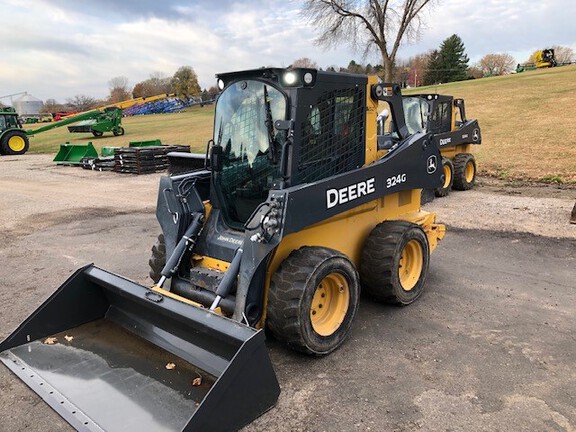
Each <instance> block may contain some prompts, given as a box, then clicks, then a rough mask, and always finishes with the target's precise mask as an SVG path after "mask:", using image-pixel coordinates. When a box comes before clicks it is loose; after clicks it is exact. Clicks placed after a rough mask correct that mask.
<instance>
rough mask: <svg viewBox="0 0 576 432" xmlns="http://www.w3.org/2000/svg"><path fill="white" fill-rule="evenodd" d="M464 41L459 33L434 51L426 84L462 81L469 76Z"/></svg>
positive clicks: (427, 71)
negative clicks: (467, 74)
mask: <svg viewBox="0 0 576 432" xmlns="http://www.w3.org/2000/svg"><path fill="white" fill-rule="evenodd" d="M464 50H465V48H464V42H462V39H460V37H459V36H458V35H455V34H454V35H452V36H450V37H449V38H447V39H445V40H444V42H442V44H441V45H440V50H439V51H433V52H432V54H431V55H430V60H429V61H428V67H427V69H426V74H425V75H424V85H430V84H437V83H448V82H453V81H462V80H465V79H466V78H467V76H466V70H467V69H468V56H467V55H466V54H465V53H464Z"/></svg>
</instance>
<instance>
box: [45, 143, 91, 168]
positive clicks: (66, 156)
mask: <svg viewBox="0 0 576 432" xmlns="http://www.w3.org/2000/svg"><path fill="white" fill-rule="evenodd" d="M86 157H98V152H97V151H96V149H95V148H94V146H93V145H92V143H91V142H89V143H88V144H70V143H66V144H60V150H59V151H58V153H56V156H55V157H54V159H52V161H53V162H56V163H58V164H69V165H79V164H80V161H81V160H82V159H83V158H86Z"/></svg>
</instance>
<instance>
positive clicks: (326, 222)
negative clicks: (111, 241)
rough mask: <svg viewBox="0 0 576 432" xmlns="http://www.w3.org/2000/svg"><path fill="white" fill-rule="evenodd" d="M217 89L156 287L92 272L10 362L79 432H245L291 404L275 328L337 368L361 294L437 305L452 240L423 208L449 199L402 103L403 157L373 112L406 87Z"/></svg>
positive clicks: (178, 190) (46, 309) (178, 176)
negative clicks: (436, 289) (203, 146)
mask: <svg viewBox="0 0 576 432" xmlns="http://www.w3.org/2000/svg"><path fill="white" fill-rule="evenodd" d="M217 79H218V86H219V88H220V89H221V93H220V95H219V98H218V100H217V103H216V109H215V120H214V138H213V140H211V141H210V142H209V143H208V146H207V151H206V156H205V157H203V158H202V160H201V161H200V163H201V167H200V168H198V167H197V164H198V160H197V158H195V157H194V155H183V156H181V157H179V156H178V155H176V156H174V155H172V156H171V157H172V159H175V160H177V162H178V163H175V164H174V166H179V169H178V171H179V172H178V173H175V172H173V173H172V174H171V175H168V176H164V177H162V178H161V181H160V187H159V193H158V203H157V218H158V221H159V223H160V226H161V228H162V234H161V235H160V237H159V238H158V242H157V243H156V245H154V247H153V254H152V257H151V259H150V266H151V276H152V277H153V279H154V281H155V284H154V285H153V286H151V287H146V286H141V285H139V284H137V283H135V282H133V281H130V280H128V279H125V278H123V277H121V276H118V275H115V274H112V273H110V272H107V271H105V270H102V269H100V268H98V267H96V266H94V265H88V266H86V267H84V268H81V269H79V270H78V271H77V272H76V273H75V274H74V275H73V276H71V277H70V278H69V279H68V281H66V282H65V283H64V284H63V285H62V286H61V287H60V288H59V289H58V290H57V291H56V292H55V293H54V294H53V295H52V296H51V297H50V298H49V299H48V300H46V301H45V302H44V303H43V304H42V305H41V306H40V307H39V308H38V309H37V310H36V311H35V312H34V313H33V314H32V315H31V316H30V317H29V318H27V319H26V320H25V321H24V322H23V323H22V324H21V325H20V326H19V327H18V329H17V330H16V331H14V332H13V333H12V334H11V335H10V336H9V337H8V338H7V339H6V340H4V341H3V342H2V343H1V344H0V352H1V354H0V360H1V361H2V362H3V363H4V364H5V365H6V366H7V367H8V368H10V369H11V370H12V371H13V372H14V373H15V374H16V375H18V377H20V378H21V379H22V380H23V381H24V382H26V383H27V384H28V385H29V386H30V387H31V388H32V389H33V390H34V391H35V392H37V393H38V394H39V395H40V396H41V397H42V398H43V399H44V400H45V401H46V402H47V403H48V404H50V406H52V407H53V408H54V409H55V410H56V411H57V412H58V413H59V414H60V415H61V416H62V417H64V418H65V419H66V420H67V421H68V422H69V423H70V424H71V425H73V426H74V427H75V428H77V429H78V430H89V431H101V430H107V431H155V430H162V431H164V430H166V431H206V430H209V431H218V430H236V429H238V428H240V427H242V426H244V425H246V424H248V423H250V422H251V421H252V420H253V419H254V418H256V417H257V416H259V415H261V414H262V413H264V412H265V411H266V410H268V409H270V408H271V407H273V406H274V404H275V403H276V400H277V398H278V395H279V392H280V388H279V385H278V381H277V379H276V376H275V373H274V370H273V367H272V364H271V362H270V358H269V356H268V353H267V350H266V346H265V337H264V331H263V330H264V328H268V329H269V331H270V333H271V334H272V335H274V336H275V337H276V338H277V339H279V340H280V341H281V342H283V343H285V344H287V345H289V346H290V347H292V348H294V349H296V350H298V351H301V352H304V353H307V354H310V355H316V356H319V355H325V354H328V353H330V352H332V351H334V350H335V349H337V348H338V347H339V346H340V345H341V344H342V343H344V341H345V340H346V337H347V335H348V334H349V332H350V329H351V326H352V323H353V320H354V316H355V315H356V312H357V310H358V305H359V298H360V286H362V287H363V289H364V290H365V291H366V292H367V293H368V294H369V295H371V296H373V297H374V298H376V299H379V300H382V301H386V302H391V303H394V304H397V305H408V304H410V303H412V302H413V301H415V300H416V299H417V298H418V297H419V296H420V295H421V293H422V290H423V288H424V285H425V281H426V276H427V273H428V268H429V257H430V254H431V252H432V251H433V250H434V249H435V248H436V246H437V243H438V241H439V240H440V239H442V237H443V236H444V226H443V225H440V224H437V223H436V222H435V214H433V213H428V212H425V211H422V210H421V209H420V194H421V189H423V188H427V189H434V188H436V187H439V186H440V185H441V184H442V182H443V173H442V168H441V155H440V152H439V149H438V146H437V145H435V144H434V141H433V138H434V137H433V134H431V133H429V132H419V133H412V134H410V133H408V130H407V127H406V124H405V122H404V113H403V107H402V104H401V103H400V104H395V105H394V109H393V110H392V115H393V117H394V120H395V124H396V125H397V127H398V133H397V136H396V142H395V147H394V149H384V148H381V146H380V145H379V139H378V136H377V107H378V102H379V101H380V100H384V98H385V97H386V96H387V95H392V94H397V95H398V94H400V89H399V87H398V86H397V85H394V84H382V83H378V81H377V78H375V77H367V76H365V75H350V74H339V73H332V72H324V71H317V70H314V69H274V68H263V69H257V70H249V71H243V72H233V73H224V74H220V75H217ZM187 166H188V168H189V169H188V168H186V167H187ZM194 167H196V168H194Z"/></svg>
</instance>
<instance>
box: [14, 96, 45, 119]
mask: <svg viewBox="0 0 576 432" xmlns="http://www.w3.org/2000/svg"><path fill="white" fill-rule="evenodd" d="M13 104H14V108H15V109H16V112H17V113H18V115H21V116H24V115H31V114H39V113H40V111H41V110H42V106H43V105H44V102H42V101H41V100H40V99H38V98H35V97H34V96H32V95H31V94H28V93H26V94H24V95H22V96H20V97H19V98H18V99H14V103H13Z"/></svg>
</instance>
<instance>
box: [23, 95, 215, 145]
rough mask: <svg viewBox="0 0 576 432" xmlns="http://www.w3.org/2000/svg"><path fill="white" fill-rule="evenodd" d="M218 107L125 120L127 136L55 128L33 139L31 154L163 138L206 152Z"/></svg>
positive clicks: (43, 124) (190, 109)
mask: <svg viewBox="0 0 576 432" xmlns="http://www.w3.org/2000/svg"><path fill="white" fill-rule="evenodd" d="M213 119H214V106H213V105H207V106H204V107H192V108H188V109H187V110H186V111H185V112H181V113H173V114H155V115H143V116H133V117H125V118H123V119H122V127H123V128H124V130H125V131H126V133H125V134H124V135H123V136H118V137H116V136H114V135H112V133H111V132H107V133H104V135H103V136H102V137H99V138H96V137H94V136H93V135H92V134H87V133H74V134H73V133H70V132H68V128H67V127H66V126H62V127H60V128H56V129H52V130H50V131H46V132H42V133H39V134H38V135H35V136H32V137H30V150H29V152H30V153H56V152H57V151H58V149H59V148H60V144H64V143H65V142H67V141H69V142H71V143H74V144H87V143H88V142H91V143H92V144H94V146H95V147H96V148H97V149H100V148H101V147H103V146H116V147H123V146H128V143H129V142H130V141H149V140H154V139H160V140H161V141H162V144H189V145H190V146H191V149H192V151H200V152H204V151H205V149H206V143H207V142H208V140H209V139H210V138H212V123H213ZM45 125H46V123H41V124H34V125H24V128H25V129H35V128H38V127H42V126H45Z"/></svg>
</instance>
